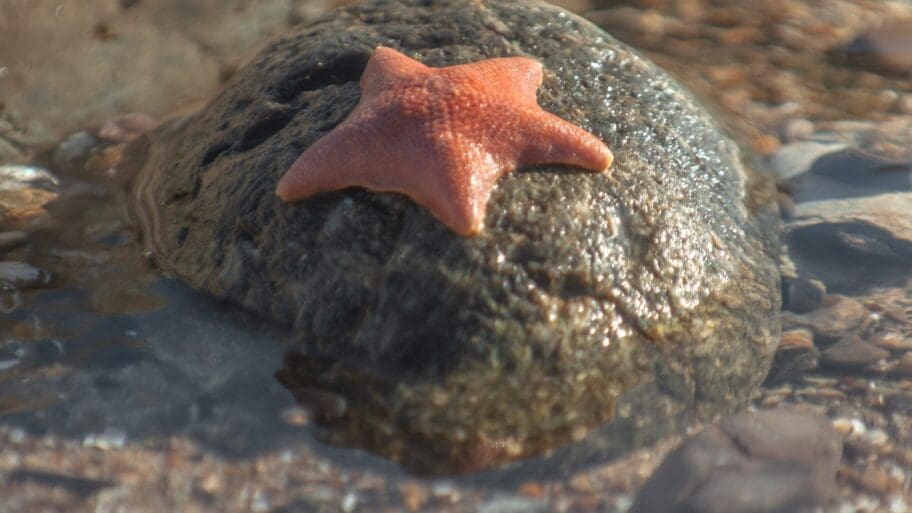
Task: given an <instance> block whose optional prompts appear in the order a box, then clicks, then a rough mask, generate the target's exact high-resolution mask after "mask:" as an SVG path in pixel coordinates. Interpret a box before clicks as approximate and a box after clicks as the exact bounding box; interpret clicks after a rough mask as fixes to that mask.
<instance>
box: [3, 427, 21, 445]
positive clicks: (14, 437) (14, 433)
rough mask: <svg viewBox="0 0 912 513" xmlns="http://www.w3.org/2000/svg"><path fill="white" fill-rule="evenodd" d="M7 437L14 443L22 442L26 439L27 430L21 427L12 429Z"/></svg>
mask: <svg viewBox="0 0 912 513" xmlns="http://www.w3.org/2000/svg"><path fill="white" fill-rule="evenodd" d="M7 438H9V441H10V442H12V443H14V444H17V445H18V444H21V443H22V442H24V441H25V431H23V430H21V429H19V428H14V429H11V430H10V432H9V435H7Z"/></svg>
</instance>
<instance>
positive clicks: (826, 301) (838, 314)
mask: <svg viewBox="0 0 912 513" xmlns="http://www.w3.org/2000/svg"><path fill="white" fill-rule="evenodd" d="M871 320H872V319H871V312H870V311H868V309H867V308H865V306H864V305H863V304H861V303H859V302H858V301H856V300H855V299H852V298H850V297H846V296H841V295H837V294H830V295H827V296H824V298H823V301H822V302H821V306H820V308H817V309H815V310H814V311H812V312H808V313H806V314H803V315H792V316H791V317H790V318H789V321H790V322H791V323H794V324H797V325H798V326H803V327H808V328H810V329H811V331H813V332H814V335H817V336H819V337H822V338H824V339H829V340H835V339H839V338H841V337H845V336H846V335H849V334H851V333H855V332H856V331H857V330H858V329H860V328H864V327H865V326H867V325H869V324H870V322H871Z"/></svg>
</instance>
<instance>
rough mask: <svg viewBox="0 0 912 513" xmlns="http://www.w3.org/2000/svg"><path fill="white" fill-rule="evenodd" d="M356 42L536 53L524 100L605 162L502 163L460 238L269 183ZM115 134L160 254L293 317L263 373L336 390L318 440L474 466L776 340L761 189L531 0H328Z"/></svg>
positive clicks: (648, 411)
mask: <svg viewBox="0 0 912 513" xmlns="http://www.w3.org/2000/svg"><path fill="white" fill-rule="evenodd" d="M377 45H387V46H393V47H396V48H397V49H399V50H401V51H403V52H405V53H407V54H410V55H412V56H414V57H416V58H418V59H419V60H421V61H423V62H425V63H426V64H428V65H431V66H442V65H448V64H455V63H459V62H468V61H475V60H479V59H482V58H485V57H495V56H508V55H526V56H531V57H534V58H536V59H539V60H540V61H541V62H542V63H543V64H544V67H545V70H546V72H545V75H546V78H545V82H544V85H543V87H542V89H541V91H540V94H539V99H540V102H541V104H542V105H543V106H544V107H545V108H546V109H549V110H551V111H553V112H555V113H557V114H558V115H561V116H562V117H565V118H566V119H569V120H571V121H573V122H574V123H577V124H579V125H581V126H583V127H585V128H586V129H588V130H590V131H592V132H593V133H595V134H596V135H598V136H600V137H602V138H603V139H604V140H605V141H606V142H607V143H608V145H609V147H611V148H612V150H613V151H614V153H615V158H616V160H615V164H614V165H613V167H612V170H611V172H610V173H609V174H607V175H602V176H593V175H584V174H581V173H578V172H574V171H572V170H569V169H564V168H559V167H546V166H542V167H535V168H530V169H527V170H524V171H522V172H520V173H514V174H512V175H510V176H508V177H506V178H505V179H502V180H501V181H500V183H499V185H498V187H497V189H496V190H495V192H494V194H493V197H492V200H491V202H490V203H489V206H488V212H489V214H488V218H487V220H486V226H485V232H484V234H483V235H482V236H479V237H476V238H461V237H458V236H456V235H454V234H453V233H451V232H449V231H448V230H446V229H445V228H444V227H443V226H442V225H440V224H439V223H437V222H436V221H435V220H434V219H433V218H432V217H431V216H430V215H429V214H428V213H427V212H425V211H423V210H422V209H420V208H419V207H417V206H415V205H414V204H412V203H411V202H410V201H408V200H406V199H404V198H402V197H399V196H396V195H391V194H374V193H369V192H366V191H362V190H348V191H342V192H338V193H332V194H326V195H323V196H320V197H317V198H314V199H312V200H309V201H306V202H300V203H297V204H294V205H286V204H283V203H281V202H280V201H279V200H278V199H277V198H276V197H275V195H274V193H273V190H274V187H275V183H276V181H277V179H278V178H279V177H280V176H281V175H282V174H283V173H284V171H285V170H286V169H287V167H288V166H289V165H290V164H291V162H292V161H293V160H294V159H295V158H296V157H297V155H298V154H299V153H300V152H301V151H302V150H303V149H304V148H306V147H307V145H309V144H311V143H312V142H313V141H315V140H316V139H317V138H319V137H320V136H321V135H323V134H324V133H325V132H326V131H327V130H329V129H331V128H332V127H333V126H334V125H336V124H337V123H338V122H340V121H341V120H342V119H343V118H344V117H345V115H347V114H348V112H349V111H350V110H351V109H352V108H353V107H354V105H355V103H356V102H357V99H358V84H357V80H358V77H359V76H360V74H361V71H362V70H363V67H364V64H365V62H366V60H367V58H368V56H369V55H370V53H371V51H372V49H373V48H375V47H376V46H377ZM130 151H133V152H134V153H145V154H146V155H147V156H148V158H147V159H146V161H145V164H144V166H143V167H142V169H141V170H140V171H139V173H138V176H137V177H136V180H135V185H134V194H135V201H136V209H137V217H138V220H139V222H140V225H141V228H142V230H143V232H144V237H145V242H146V244H147V247H148V248H149V249H150V250H151V251H152V252H153V253H154V255H155V260H156V262H157V263H158V265H160V266H161V268H162V269H163V270H165V271H166V272H169V273H173V274H175V275H177V276H179V277H181V278H182V279H184V280H187V281H188V282H189V283H191V284H192V285H193V286H194V287H196V288H199V289H201V290H203V291H206V292H208V293H210V294H213V295H214V296H217V297H220V298H226V299H230V300H231V301H234V302H237V303H240V304H242V305H244V306H246V307H248V308H251V309H253V310H256V311H258V312H260V313H261V314H263V315H265V316H267V317H269V318H272V319H275V320H277V321H281V322H285V323H288V324H292V325H294V327H295V329H296V331H297V333H299V339H300V342H301V344H300V348H301V355H298V356H292V357H290V358H289V359H288V360H286V368H285V369H283V370H282V371H281V372H280V374H279V377H280V379H281V380H282V381H283V383H285V384H286V386H288V387H289V388H291V389H292V390H293V391H295V393H296V394H297V395H298V396H299V398H301V399H302V400H305V401H306V399H305V398H306V397H313V396H314V391H315V390H316V391H318V392H319V394H323V396H325V395H329V396H330V397H334V396H336V397H341V398H342V399H344V401H345V403H346V404H349V405H350V406H349V407H348V408H347V409H345V410H344V411H341V412H339V411H336V409H335V408H328V409H326V408H324V411H323V412H321V413H320V415H319V420H322V421H323V422H324V423H327V424H334V425H335V427H336V429H335V430H334V431H333V433H334V434H333V435H331V436H335V437H337V438H335V439H334V441H336V442H340V443H346V444H351V445H361V446H366V447H369V448H372V449H375V450H383V451H384V452H386V453H387V454H388V455H390V456H391V457H392V458H394V459H396V460H399V461H403V462H405V463H406V464H408V465H410V466H411V467H412V468H417V469H422V470H426V471H434V470H435V469H434V468H433V465H431V463H432V462H433V463H434V465H436V464H437V463H439V462H448V463H449V464H450V465H452V468H455V469H456V470H469V469H473V468H480V467H486V466H489V465H490V464H492V463H493V462H496V461H499V460H504V459H514V458H517V457H523V456H528V455H530V454H534V453H536V452H538V451H540V450H542V449H543V448H545V447H549V446H552V445H554V444H556V443H560V442H563V441H566V440H569V439H573V438H577V439H578V438H579V437H581V436H582V435H583V434H585V432H586V430H587V429H588V428H589V427H592V426H594V425H597V424H599V423H601V422H602V421H605V420H608V419H612V418H614V419H615V424H616V431H617V433H615V434H614V435H612V436H614V437H616V440H614V441H613V442H607V443H605V444H604V446H603V449H604V451H606V452H608V453H611V452H616V451H626V450H629V449H630V448H631V447H634V446H637V445H639V444H642V443H644V442H646V441H647V440H650V439H653V438H655V437H657V436H660V434H662V433H668V432H671V431H673V430H675V429H676V428H679V427H681V426H683V424H684V423H686V422H689V421H692V420H693V419H695V418H700V417H703V416H706V415H711V414H714V413H717V412H725V411H729V410H731V409H732V408H735V407H738V406H740V405H743V404H744V403H745V401H746V400H747V399H748V397H749V395H750V393H751V390H752V389H753V388H754V387H755V386H756V385H757V384H759V382H760V381H761V380H762V379H763V377H764V375H765V371H766V369H767V367H768V365H769V361H770V358H771V357H772V353H773V348H774V345H775V342H776V340H777V338H778V328H777V320H776V318H775V312H776V309H777V307H778V303H779V298H778V291H779V286H778V281H777V273H776V269H775V265H774V263H773V260H772V257H771V255H772V253H774V250H773V249H771V248H773V247H775V244H770V242H769V241H770V240H771V237H772V236H773V234H774V230H775V221H774V219H773V217H772V209H771V208H770V198H771V197H772V196H771V195H770V191H769V189H768V188H766V187H764V186H763V184H762V182H761V181H760V180H758V179H757V178H756V176H755V175H750V174H748V173H747V171H746V170H745V168H744V167H743V165H742V163H741V162H740V160H739V157H738V151H737V149H736V147H735V146H734V144H733V143H732V142H731V141H729V140H727V139H726V138H725V137H724V136H722V135H720V133H719V132H718V131H717V130H716V129H715V128H714V126H713V125H712V123H711V122H710V121H709V118H708V117H707V116H706V115H705V114H704V113H702V111H701V110H700V108H699V107H698V106H697V105H696V104H694V103H693V102H692V101H691V100H690V99H689V97H688V95H687V94H685V93H684V92H682V91H681V90H680V89H678V87H677V86H676V85H675V84H674V83H673V82H672V81H671V80H669V79H668V78H667V77H666V76H665V75H664V74H663V73H662V72H661V71H659V70H658V69H657V68H655V67H654V66H652V65H651V64H649V63H648V62H646V61H644V60H643V59H642V58H640V57H639V56H637V55H636V54H635V53H633V52H631V51H630V50H629V49H628V48H627V47H625V46H624V45H622V44H620V43H617V42H616V41H614V40H613V39H611V37H610V36H608V35H607V34H605V33H603V32H601V31H600V30H598V29H597V28H595V27H594V26H592V25H590V24H588V23H587V22H585V21H584V20H582V19H580V18H576V17H574V16H572V15H569V14H568V13H566V12H563V11H560V10H558V9H556V8H553V7H550V6H547V5H546V4H543V3H538V2H485V3H483V4H478V3H472V2H461V1H453V2H437V3H435V4H434V6H433V8H428V7H426V6H425V5H424V4H423V3H420V2H378V3H371V4H367V5H365V6H363V7H356V8H351V9H348V10H344V11H339V12H337V13H334V14H332V15H330V16H329V17H327V18H325V19H323V20H322V21H320V22H319V23H317V24H315V25H313V26H309V27H304V28H302V29H300V30H298V31H296V32H294V33H292V34H290V35H288V36H286V37H284V38H282V39H280V40H278V41H277V42H276V43H274V44H273V45H272V46H270V47H268V48H267V49H266V50H265V51H264V52H263V53H262V54H260V55H259V56H258V57H256V58H255V59H253V61H252V62H251V64H250V65H249V66H248V67H246V68H244V69H241V70H239V71H238V72H237V74H236V75H235V76H234V77H233V79H232V80H231V81H230V83H229V84H228V85H227V87H226V88H225V90H224V91H223V92H222V93H220V94H219V95H218V96H217V97H216V98H215V99H214V100H213V101H212V102H210V103H209V105H208V106H207V107H205V108H204V109H203V110H201V111H200V112H199V113H197V114H194V115H192V116H190V117H188V118H185V119H183V120H181V121H179V122H176V123H173V124H171V125H168V126H166V127H164V128H162V129H161V130H159V131H157V132H156V133H154V134H152V135H151V137H150V138H149V139H143V140H141V141H139V142H137V143H136V144H135V145H134V146H133V149H132V150H130ZM323 396H321V397H323ZM330 402H332V401H330ZM325 403H326V401H321V404H325ZM318 410H319V408H318ZM368 426H369V427H368ZM634 426H636V428H634ZM609 439H610V437H609ZM404 440H408V442H404ZM406 446H408V447H409V448H410V450H409V451H404V450H401V449H400V448H404V447H406ZM421 447H424V448H426V449H428V450H430V451H431V452H430V457H428V458H427V459H426V460H421V459H413V458H416V456H415V455H416V454H418V453H420V451H419V450H416V448H421Z"/></svg>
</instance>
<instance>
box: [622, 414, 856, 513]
mask: <svg viewBox="0 0 912 513" xmlns="http://www.w3.org/2000/svg"><path fill="white" fill-rule="evenodd" d="M841 457H842V439H841V438H840V436H839V435H838V434H837V433H836V431H835V430H833V428H832V426H831V424H830V421H829V420H828V419H827V418H826V417H822V416H819V415H816V414H811V413H805V412H799V411H794V410H789V409H779V410H770V411H761V412H756V413H742V414H739V415H736V416H734V417H730V418H728V419H725V420H723V421H722V422H721V423H720V424H719V425H718V426H713V427H709V428H707V429H706V430H704V431H702V432H701V433H698V434H697V435H694V436H692V437H691V438H689V439H687V440H685V441H684V443H683V444H682V445H681V447H679V448H678V449H676V450H675V451H673V452H672V453H671V454H669V455H668V457H666V458H665V461H664V462H663V463H662V465H661V466H660V467H659V468H658V470H656V472H655V474H653V476H652V477H651V478H650V479H649V481H647V482H646V484H645V485H644V486H643V488H642V489H641V490H640V492H639V493H638V495H637V499H636V502H635V503H634V506H633V509H632V510H631V511H632V512H633V513H646V512H648V513H666V512H668V513H671V512H684V511H686V512H688V513H774V512H776V513H779V512H781V513H796V512H800V511H813V510H814V508H815V507H816V506H817V505H819V504H822V503H825V502H826V501H827V500H829V499H830V497H832V496H833V493H834V492H835V490H836V479H835V478H836V471H837V470H838V468H839V461H840V459H841Z"/></svg>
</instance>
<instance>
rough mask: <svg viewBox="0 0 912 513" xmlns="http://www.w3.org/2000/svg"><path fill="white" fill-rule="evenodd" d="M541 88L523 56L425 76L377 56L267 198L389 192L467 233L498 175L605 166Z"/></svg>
mask: <svg viewBox="0 0 912 513" xmlns="http://www.w3.org/2000/svg"><path fill="white" fill-rule="evenodd" d="M541 82H542V66H541V64H539V63H538V62H536V61H535V60H533V59H528V58H525V57H508V58H500V59H488V60H484V61H479V62H474V63H470V64H461V65H457V66H449V67H444V68H430V67H428V66H425V65H424V64H421V63H420V62H418V61H416V60H414V59H411V58H409V57H407V56H405V55H403V54H401V53H399V52H397V51H395V50H393V49H391V48H385V47H379V48H377V50H376V51H375V52H374V54H373V55H372V56H371V58H370V60H368V62H367V67H366V69H365V70H364V74H363V75H362V76H361V101H360V102H359V103H358V105H357V106H356V107H355V109H354V110H353V111H352V112H351V114H349V115H348V117H346V118H345V120H344V121H343V122H342V123H341V124H339V125H338V126H337V127H336V128H334V129H333V130H331V131H330V132H329V133H328V134H326V136H324V137H323V138H321V139H319V140H318V141H317V142H315V143H314V144H312V145H311V146H310V147H309V148H308V149H307V150H305V151H304V153H302V154H301V156H300V157H298V159H297V160H296V161H295V162H294V164H292V166H291V168H290V169H289V170H288V171H287V172H286V173H285V176H283V177H282V179H281V180H280V181H279V184H278V186H277V187H276V194H278V196H279V197H280V198H281V199H282V200H283V201H295V200H299V199H302V198H306V197H309V196H312V195H314V194H317V193H321V192H328V191H333V190H338V189H344V188H347V187H364V188H367V189H370V190H374V191H388V192H398V193H402V194H405V195H406V196H408V197H410V198H411V199H412V200H414V201H415V202H416V203H418V204H419V205H421V206H422V207H424V208H426V209H427V210H429V211H430V212H431V213H432V214H433V215H434V216H435V217H437V219H439V220H440V221H441V222H442V223H443V224H445V225H446V226H448V227H449V228H450V229H452V230H453V231H455V232H456V233H459V234H461V235H474V234H477V233H479V232H480V231H481V230H482V227H483V225H484V215H485V206H486V204H487V202H488V198H489V197H490V196H491V191H492V190H493V188H494V185H495V183H496V181H497V179H498V178H500V177H501V176H503V175H504V174H506V173H509V172H511V171H513V170H515V169H517V168H519V167H522V166H526V165H532V164H569V165H573V166H578V167H581V168H584V169H587V170H592V171H604V170H607V169H608V167H609V166H610V165H611V161H612V159H613V156H612V154H611V151H610V150H609V149H608V148H607V147H606V146H605V144H604V143H602V141H601V140H599V139H598V138H597V137H595V136H594V135H592V134H590V133H588V132H586V131H585V130H583V129H582V128H580V127H577V126H575V125H573V124H572V123H569V122H567V121H565V120H563V119H561V118H559V117H557V116H555V115H553V114H550V113H548V112H546V111H544V110H542V108H541V107H539V105H538V102H537V100H536V97H535V92H536V90H537V89H538V87H539V86H540V85H541Z"/></svg>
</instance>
